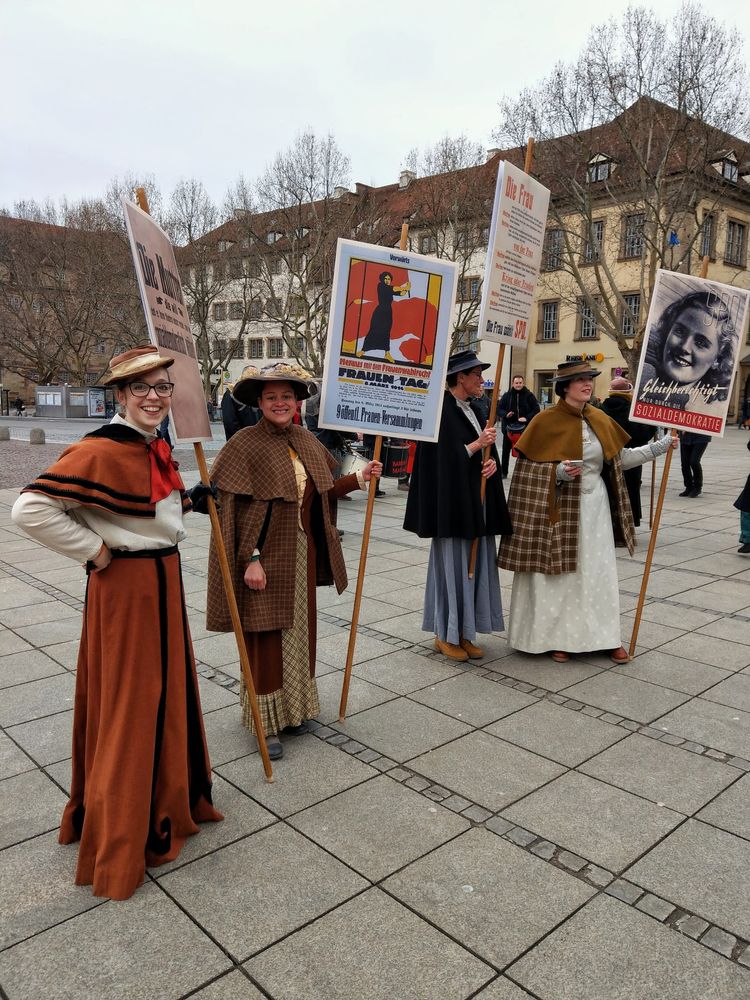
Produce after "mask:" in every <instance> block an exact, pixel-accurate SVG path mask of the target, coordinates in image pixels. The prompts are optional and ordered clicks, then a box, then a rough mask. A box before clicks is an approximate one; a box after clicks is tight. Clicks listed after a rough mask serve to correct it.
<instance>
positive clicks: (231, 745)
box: [201, 681, 258, 767]
mask: <svg viewBox="0 0 750 1000" xmlns="http://www.w3.org/2000/svg"><path fill="white" fill-rule="evenodd" d="M206 683H207V684H210V683H211V682H210V681H207V682H206ZM212 686H213V687H215V688H218V687H219V685H218V684H213V685H212ZM219 690H222V689H221V688H219ZM201 695H202V693H201ZM233 700H234V701H235V702H236V701H237V700H238V699H237V696H236V695H235V696H234V698H233ZM203 725H204V727H205V730H206V743H207V744H208V757H209V760H210V761H211V765H212V766H213V767H218V766H219V765H220V764H227V763H229V761H231V760H237V759H238V758H240V757H247V756H248V754H253V753H257V752H258V744H257V742H256V740H255V737H254V736H253V735H251V733H250V732H249V731H248V730H247V729H245V727H244V726H243V725H242V720H241V717H240V713H239V711H238V710H237V705H236V704H233V705H227V706H226V707H225V708H220V709H218V710H217V711H215V712H208V713H204V716H203ZM255 763H256V762H254V764H255Z"/></svg>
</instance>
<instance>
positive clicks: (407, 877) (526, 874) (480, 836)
mask: <svg viewBox="0 0 750 1000" xmlns="http://www.w3.org/2000/svg"><path fill="white" fill-rule="evenodd" d="M384 888H385V889H387V890H388V891H389V892H392V893H393V894H394V895H395V896H397V897H398V898H399V899H400V900H402V901H403V902H404V903H406V904H407V905H408V906H409V907H410V908H411V909H413V910H416V911H417V913H420V914H421V915H422V916H424V917H425V918H426V919H427V920H429V921H430V923H432V924H435V925H436V926H437V927H439V928H440V929H441V930H443V931H445V932H446V933H447V934H449V935H450V936H451V937H452V938H454V939H457V940H459V941H462V942H463V943H464V944H466V945H467V946H468V947H469V948H470V949H471V950H472V951H474V952H476V953H477V954H478V955H479V956H480V957H481V958H484V959H486V960H487V961H488V962H491V963H492V964H493V965H494V966H496V967H498V968H502V967H503V966H505V965H507V964H508V963H509V962H511V961H512V960H513V959H514V958H516V957H518V955H520V954H521V953H522V952H524V951H526V949H527V948H529V947H530V946H531V945H532V944H533V943H534V942H535V941H537V940H538V939H539V938H540V937H542V936H543V935H544V934H546V933H547V932H548V931H549V930H550V929H551V928H552V927H554V926H555V925H556V924H558V923H560V921H562V920H564V919H565V917H567V916H569V915H570V913H571V912H572V911H573V910H576V909H578V907H579V906H581V905H582V904H583V903H584V902H585V901H586V900H587V899H589V898H590V897H591V896H592V895H594V892H595V890H594V889H592V888H591V887H589V886H587V885H585V884H584V883H583V882H579V881H578V880H577V879H574V878H571V877H570V876H569V875H566V874H565V873H564V872H562V871H560V870H559V869H557V868H553V867H552V866H551V865H547V864H545V863H544V862H543V861H540V860H538V859H537V858H535V857H533V856H532V855H530V854H527V853H526V852H524V851H522V850H520V849H519V848H518V847H515V846H514V845H513V844H510V843H508V842H507V841H505V840H501V839H500V838H499V837H496V836H495V835H494V834H493V833H490V832H489V830H478V829H476V830H471V831H469V832H468V833H465V834H464V835H463V836H461V837H459V838H458V839H456V840H453V841H451V843H450V844H446V845H445V846H443V847H440V848H439V849H438V850H437V851H434V852H433V853H432V854H430V855H429V856H428V857H427V858H424V859H422V860H421V861H416V862H414V864H411V865H409V866H408V867H407V868H405V869H404V870H403V871H401V872H399V873H398V874H397V875H393V876H391V877H390V878H388V879H386V881H385V883H384Z"/></svg>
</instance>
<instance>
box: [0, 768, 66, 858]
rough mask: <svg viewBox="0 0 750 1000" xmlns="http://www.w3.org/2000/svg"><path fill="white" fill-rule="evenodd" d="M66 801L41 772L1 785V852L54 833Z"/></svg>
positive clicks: (6, 780) (5, 780)
mask: <svg viewBox="0 0 750 1000" xmlns="http://www.w3.org/2000/svg"><path fill="white" fill-rule="evenodd" d="M65 802H66V797H65V796H64V795H63V793H62V792H61V791H60V789H59V788H58V787H57V786H56V785H55V784H54V782H52V781H50V779H49V778H48V777H47V776H46V775H44V774H42V772H41V771H31V772H25V773H23V774H16V775H14V776H13V777H10V778H5V779H4V780H3V781H0V850H1V849H2V848H3V847H8V846H10V845H11V844H17V843H18V842H19V841H21V840H26V839H27V838H29V837H34V836H36V835H37V834H40V833H46V832H47V831H48V830H56V829H57V828H58V826H59V825H60V817H61V816H62V811H63V808H64V806H65Z"/></svg>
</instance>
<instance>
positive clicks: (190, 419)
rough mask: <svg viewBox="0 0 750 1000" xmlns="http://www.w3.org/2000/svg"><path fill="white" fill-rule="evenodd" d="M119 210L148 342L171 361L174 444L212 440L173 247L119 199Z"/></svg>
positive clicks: (135, 209)
mask: <svg viewBox="0 0 750 1000" xmlns="http://www.w3.org/2000/svg"><path fill="white" fill-rule="evenodd" d="M123 208H124V210H125V223H126V226H127V230H128V237H129V239H130V249H131V251H132V254H133V263H134V264H135V273H136V275H137V277H138V289H139V291H140V293H141V302H142V303H143V311H144V313H145V314H146V325H147V327H148V335H149V339H150V340H151V343H152V344H155V345H156V346H157V347H158V348H159V350H160V351H161V352H162V353H163V354H165V355H167V356H168V357H171V358H174V365H173V366H172V367H171V368H170V369H169V374H170V380H171V381H172V382H174V386H175V387H174V393H173V395H172V409H171V413H172V420H173V426H174V431H175V435H174V436H175V440H176V441H210V440H211V424H210V423H209V420H208V413H207V411H206V398H205V395H204V391H203V381H202V379H201V374H200V370H199V368H198V361H197V358H196V355H195V346H194V344H193V334H192V331H191V329H190V317H189V314H188V308H187V306H186V304H185V297H184V295H183V293H182V285H181V284H180V278H179V275H178V273H177V263H176V261H175V257H174V250H173V249H172V244H171V243H170V242H169V237H168V236H167V234H166V233H165V232H164V230H163V229H161V228H160V227H159V226H157V224H156V223H155V222H154V220H153V219H152V218H151V216H150V215H148V214H147V213H146V212H143V211H142V210H141V209H140V208H139V207H138V206H137V205H134V204H133V203H132V202H130V201H127V200H126V199H123Z"/></svg>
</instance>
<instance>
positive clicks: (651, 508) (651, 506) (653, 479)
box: [648, 462, 656, 531]
mask: <svg viewBox="0 0 750 1000" xmlns="http://www.w3.org/2000/svg"><path fill="white" fill-rule="evenodd" d="M655 486H656V462H652V463H651V501H650V503H649V507H648V528H649V531H650V530H651V529H652V528H653V526H654V492H655Z"/></svg>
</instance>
